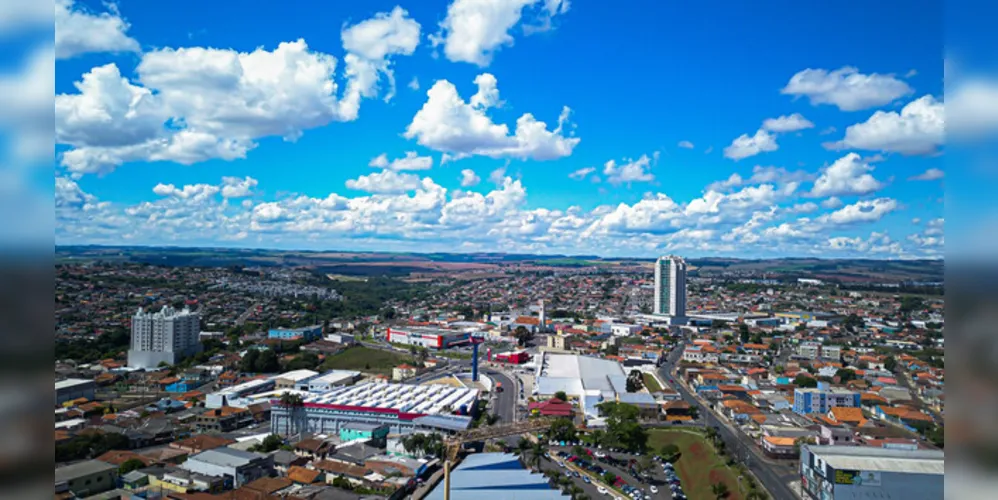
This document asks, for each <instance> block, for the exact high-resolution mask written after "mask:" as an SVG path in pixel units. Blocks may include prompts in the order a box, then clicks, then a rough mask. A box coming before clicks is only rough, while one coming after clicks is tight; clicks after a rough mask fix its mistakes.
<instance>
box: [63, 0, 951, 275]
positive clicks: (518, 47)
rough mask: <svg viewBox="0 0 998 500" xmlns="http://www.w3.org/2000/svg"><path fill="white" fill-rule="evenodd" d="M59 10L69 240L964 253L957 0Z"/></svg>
mask: <svg viewBox="0 0 998 500" xmlns="http://www.w3.org/2000/svg"><path fill="white" fill-rule="evenodd" d="M488 4H494V8H493V9H492V10H489V9H487V8H485V7H483V5H486V6H487V5H488ZM61 9H62V10H61V11H60V9H59V8H57V11H56V32H57V36H56V44H55V48H54V52H55V57H56V78H55V91H56V95H57V98H56V118H55V119H56V124H55V125H56V143H57V144H56V158H55V169H56V178H57V179H56V188H55V197H56V216H57V218H56V243H57V244H78V243H99V244H118V243H130V244H153V245H158V244H169V245H219V246H243V247H269V248H309V249H344V250H350V249H363V250H372V249H382V250H426V251H508V252H538V253H576V254H594V253H595V254H601V255H608V256H652V255H656V254H661V253H680V254H684V255H690V256H703V255H711V256H714V255H726V256H736V257H769V256H822V257H856V256H860V257H871V258H912V257H941V252H942V246H943V231H942V230H943V219H942V217H943V204H942V198H943V179H944V176H945V167H944V155H943V145H942V143H943V140H942V138H943V133H942V106H943V64H942V59H943V53H942V29H943V26H942V23H940V21H939V16H940V15H941V12H942V8H941V2H928V1H921V2H910V1H905V2H902V1H897V2H892V1H884V2H873V3H872V4H871V3H869V2H864V3H860V2H836V3H834V4H833V3H823V2H805V3H802V2H790V1H783V2H766V3H765V5H758V4H748V3H744V2H728V3H725V8H724V9H719V8H717V7H716V5H707V2H584V3H583V2H572V3H571V4H569V3H568V2H559V1H557V0H549V1H545V0H537V1H530V0H512V1H509V2H480V1H476V0H453V1H450V2H448V1H420V2H401V3H400V2H378V1H370V2H286V3H283V4H275V3H274V2H263V1H257V2H243V3H241V4H240V8H238V9H234V8H232V7H231V6H230V5H228V4H225V3H224V2H209V3H207V6H206V5H205V2H185V1H175V2H170V3H153V2H122V3H119V4H118V5H117V6H113V5H112V6H110V7H109V6H108V5H105V4H103V3H100V2H76V3H70V2H68V1H63V2H62V4H61ZM469 27H471V28H469ZM473 27H477V29H475V28H473ZM84 31H85V32H86V33H88V35H87V36H83V35H82V33H83V32H84ZM299 40H302V41H303V43H298V41H299ZM282 43H285V44H287V45H284V46H283V48H279V47H280V46H281V44H282ZM50 50H51V49H50ZM112 65H113V66H112ZM392 79H393V80H394V85H392ZM83 81H88V82H90V83H89V84H80V82H83ZM351 89H353V90H355V91H356V92H355V94H356V95H357V96H359V97H358V98H356V99H353V100H351V98H350V97H349V96H350V93H351V92H352V90H351ZM431 89H432V90H431ZM496 93H497V94H496ZM496 95H498V97H496ZM473 96H474V97H473ZM766 120H770V121H768V122H767V121H766ZM541 122H543V123H541ZM501 126H506V130H505V131H504V130H502V129H501V128H499V127H501ZM407 154H409V155H410V156H411V157H412V161H408V162H406V161H403V162H395V163H394V164H393V163H392V160H397V159H400V158H405V157H406V155H407ZM380 155H385V156H384V159H385V161H380V162H379V161H375V159H376V158H378V157H379V156H380ZM608 162H612V163H608ZM430 164H431V165H432V166H430ZM588 169H591V170H588Z"/></svg>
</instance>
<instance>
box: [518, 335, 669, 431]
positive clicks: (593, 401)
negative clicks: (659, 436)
mask: <svg viewBox="0 0 998 500" xmlns="http://www.w3.org/2000/svg"><path fill="white" fill-rule="evenodd" d="M537 366H538V369H537V376H536V378H535V382H534V388H533V390H532V394H533V396H535V397H538V398H549V397H552V396H554V395H555V394H556V393H558V392H560V391H562V392H564V393H565V394H566V395H567V396H569V398H570V399H574V400H575V401H577V402H578V404H579V405H580V406H581V407H582V410H583V412H584V414H585V416H586V418H587V422H588V424H590V425H600V422H601V417H600V415H599V409H598V408H597V407H596V406H597V405H599V404H600V403H602V402H605V401H622V402H626V403H630V404H635V405H637V406H639V407H645V406H654V405H655V398H653V397H652V396H651V395H650V394H644V393H641V394H638V393H633V394H630V393H627V374H626V373H625V372H624V368H623V367H622V366H621V365H620V363H617V362H616V361H611V360H608V359H600V358H593V357H589V356H576V355H570V354H548V353H542V354H541V355H540V357H539V358H538V359H537Z"/></svg>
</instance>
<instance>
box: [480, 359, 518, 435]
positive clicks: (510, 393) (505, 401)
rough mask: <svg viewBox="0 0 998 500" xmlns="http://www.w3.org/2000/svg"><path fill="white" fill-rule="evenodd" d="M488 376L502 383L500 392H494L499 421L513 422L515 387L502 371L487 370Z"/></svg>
mask: <svg viewBox="0 0 998 500" xmlns="http://www.w3.org/2000/svg"><path fill="white" fill-rule="evenodd" d="M487 374H488V376H490V377H492V379H493V380H494V381H496V382H500V383H502V387H503V390H502V392H500V393H498V394H496V396H497V397H496V403H495V413H496V415H499V422H513V421H515V415H516V387H515V386H514V385H513V381H512V380H510V377H508V376H507V375H505V374H503V373H502V372H499V371H495V370H489V371H488V372H487Z"/></svg>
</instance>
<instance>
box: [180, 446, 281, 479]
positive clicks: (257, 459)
mask: <svg viewBox="0 0 998 500" xmlns="http://www.w3.org/2000/svg"><path fill="white" fill-rule="evenodd" d="M180 467H181V468H183V469H184V470H187V471H190V472H195V473H198V474H204V475H206V476H212V477H221V478H223V479H225V483H226V486H228V487H232V488H239V487H241V486H243V485H245V484H246V483H249V482H252V481H255V480H257V479H259V478H261V477H268V476H270V473H271V472H272V471H273V469H274V461H273V456H271V455H261V454H258V453H250V452H248V451H240V450H235V449H232V448H228V447H222V448H215V449H212V450H208V451H202V452H201V453H198V454H197V455H193V456H190V457H188V458H187V460H185V461H184V463H182V464H180Z"/></svg>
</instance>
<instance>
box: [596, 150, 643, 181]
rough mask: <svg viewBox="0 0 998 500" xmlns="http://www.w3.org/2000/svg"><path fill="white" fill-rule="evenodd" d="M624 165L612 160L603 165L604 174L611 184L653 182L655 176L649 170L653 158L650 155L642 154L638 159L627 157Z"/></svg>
mask: <svg viewBox="0 0 998 500" xmlns="http://www.w3.org/2000/svg"><path fill="white" fill-rule="evenodd" d="M624 162H625V163H624V164H623V165H618V164H617V162H616V161H615V160H610V161H608V162H606V163H605V164H604V165H603V175H605V176H606V179H607V182H609V183H610V184H614V185H618V184H631V183H632V182H651V181H653V180H655V176H654V175H653V174H652V173H651V172H649V171H648V169H650V168H651V163H652V160H651V158H650V157H649V156H648V155H641V158H638V159H637V160H631V159H625V160H624Z"/></svg>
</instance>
